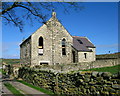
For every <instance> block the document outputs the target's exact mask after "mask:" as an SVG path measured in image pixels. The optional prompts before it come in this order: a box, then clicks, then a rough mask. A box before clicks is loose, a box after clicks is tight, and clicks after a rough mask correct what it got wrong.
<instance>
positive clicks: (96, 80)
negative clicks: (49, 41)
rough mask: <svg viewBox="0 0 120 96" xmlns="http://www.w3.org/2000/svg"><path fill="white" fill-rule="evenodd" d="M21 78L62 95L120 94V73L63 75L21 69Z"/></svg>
mask: <svg viewBox="0 0 120 96" xmlns="http://www.w3.org/2000/svg"><path fill="white" fill-rule="evenodd" d="M19 78H22V79H23V80H24V81H26V82H28V83H31V84H33V85H35V86H38V87H42V88H45V89H48V90H51V91H53V92H54V93H56V94H60V95H65V94H66V95H74V96H75V95H79V96H81V95H83V96H84V95H86V96H88V95H100V96H112V95H115V96H119V94H120V73H119V74H115V75H112V74H111V73H108V72H91V71H79V72H71V73H70V72H69V73H62V72H55V71H51V70H47V71H44V70H39V69H30V68H21V69H20V70H19Z"/></svg>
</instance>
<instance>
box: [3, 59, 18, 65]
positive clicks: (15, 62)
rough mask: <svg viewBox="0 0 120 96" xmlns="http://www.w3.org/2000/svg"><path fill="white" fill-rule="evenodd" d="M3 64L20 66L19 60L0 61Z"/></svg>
mask: <svg viewBox="0 0 120 96" xmlns="http://www.w3.org/2000/svg"><path fill="white" fill-rule="evenodd" d="M2 63H3V64H20V59H2Z"/></svg>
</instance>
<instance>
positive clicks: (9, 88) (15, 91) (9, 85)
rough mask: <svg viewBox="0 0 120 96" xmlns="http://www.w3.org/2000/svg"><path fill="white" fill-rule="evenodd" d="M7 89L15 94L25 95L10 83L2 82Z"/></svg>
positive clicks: (16, 95) (18, 95)
mask: <svg viewBox="0 0 120 96" xmlns="http://www.w3.org/2000/svg"><path fill="white" fill-rule="evenodd" d="M4 85H5V86H6V87H7V89H8V90H10V91H11V92H12V93H13V94H14V95H15V96H25V95H23V94H21V93H20V92H19V91H18V90H17V89H16V88H15V87H13V86H12V85H11V84H10V83H4Z"/></svg>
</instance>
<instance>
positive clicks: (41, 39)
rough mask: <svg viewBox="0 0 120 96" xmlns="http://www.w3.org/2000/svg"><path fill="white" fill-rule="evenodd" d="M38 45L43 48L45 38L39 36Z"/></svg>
mask: <svg viewBox="0 0 120 96" xmlns="http://www.w3.org/2000/svg"><path fill="white" fill-rule="evenodd" d="M38 46H39V48H40V49H43V38H42V37H40V38H39V42H38Z"/></svg>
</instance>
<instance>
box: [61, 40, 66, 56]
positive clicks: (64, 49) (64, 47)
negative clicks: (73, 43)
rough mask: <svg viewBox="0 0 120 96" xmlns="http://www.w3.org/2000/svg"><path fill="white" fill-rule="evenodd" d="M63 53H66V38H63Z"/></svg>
mask: <svg viewBox="0 0 120 96" xmlns="http://www.w3.org/2000/svg"><path fill="white" fill-rule="evenodd" d="M62 55H66V40H65V39H63V40H62Z"/></svg>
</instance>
